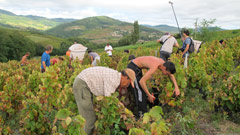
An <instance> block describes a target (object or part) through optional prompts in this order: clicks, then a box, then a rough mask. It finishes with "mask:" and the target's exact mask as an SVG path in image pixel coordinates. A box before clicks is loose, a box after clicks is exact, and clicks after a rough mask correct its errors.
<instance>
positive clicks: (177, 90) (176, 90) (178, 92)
mask: <svg viewBox="0 0 240 135" xmlns="http://www.w3.org/2000/svg"><path fill="white" fill-rule="evenodd" d="M173 93H175V95H176V96H179V95H180V91H179V89H178V88H175V89H174V91H173Z"/></svg>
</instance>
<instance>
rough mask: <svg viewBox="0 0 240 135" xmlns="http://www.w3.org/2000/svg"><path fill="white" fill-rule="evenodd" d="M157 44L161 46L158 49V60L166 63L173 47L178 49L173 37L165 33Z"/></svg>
mask: <svg viewBox="0 0 240 135" xmlns="http://www.w3.org/2000/svg"><path fill="white" fill-rule="evenodd" d="M157 42H158V43H161V44H163V45H162V47H161V49H160V58H162V59H163V60H164V61H167V60H168V58H169V57H170V55H171V54H172V51H173V46H175V47H179V44H178V42H177V40H176V39H175V37H173V36H172V35H171V34H170V33H168V32H166V33H165V35H163V36H162V37H161V38H160V39H159V40H157Z"/></svg>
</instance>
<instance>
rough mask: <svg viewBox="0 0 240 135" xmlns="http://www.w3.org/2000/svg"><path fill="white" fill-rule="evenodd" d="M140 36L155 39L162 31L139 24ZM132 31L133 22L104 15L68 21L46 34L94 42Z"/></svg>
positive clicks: (119, 36) (117, 37)
mask: <svg viewBox="0 0 240 135" xmlns="http://www.w3.org/2000/svg"><path fill="white" fill-rule="evenodd" d="M139 30H140V38H141V37H142V39H144V40H148V39H157V38H159V37H160V36H161V35H162V34H163V32H161V31H159V30H156V29H152V28H148V27H145V26H140V27H139ZM132 31H133V24H132V23H127V22H122V21H119V20H116V19H113V18H110V17H106V16H96V17H88V18H84V19H81V20H77V21H74V22H70V23H64V24H61V25H58V26H56V27H55V28H52V29H49V30H47V33H48V34H51V35H55V36H59V37H64V38H69V37H79V38H86V39H88V40H90V41H92V42H95V43H104V42H116V41H118V40H119V38H121V37H122V36H124V35H127V34H130V33H131V32H132Z"/></svg>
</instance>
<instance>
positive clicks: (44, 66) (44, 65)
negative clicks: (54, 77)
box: [42, 61, 46, 70]
mask: <svg viewBox="0 0 240 135" xmlns="http://www.w3.org/2000/svg"><path fill="white" fill-rule="evenodd" d="M42 64H43V68H44V69H45V70H46V63H45V61H43V62H42Z"/></svg>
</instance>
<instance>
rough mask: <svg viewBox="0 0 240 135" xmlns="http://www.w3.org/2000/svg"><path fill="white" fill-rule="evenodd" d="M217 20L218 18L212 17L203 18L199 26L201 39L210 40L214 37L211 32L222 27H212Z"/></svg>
mask: <svg viewBox="0 0 240 135" xmlns="http://www.w3.org/2000/svg"><path fill="white" fill-rule="evenodd" d="M215 22H216V19H210V20H206V19H203V20H202V21H201V22H200V24H199V25H198V27H199V32H198V33H199V36H200V39H201V40H203V41H210V40H211V39H212V36H211V34H212V33H213V32H216V31H217V30H219V29H220V28H219V27H215V28H214V29H213V28H211V27H210V26H211V25H212V24H214V23H215Z"/></svg>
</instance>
